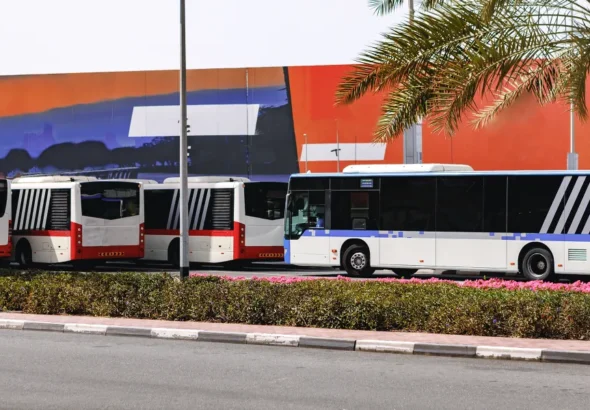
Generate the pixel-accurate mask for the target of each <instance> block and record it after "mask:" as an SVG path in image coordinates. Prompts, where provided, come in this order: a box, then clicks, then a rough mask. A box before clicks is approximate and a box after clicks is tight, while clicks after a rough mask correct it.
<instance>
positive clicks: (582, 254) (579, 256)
mask: <svg viewBox="0 0 590 410" xmlns="http://www.w3.org/2000/svg"><path fill="white" fill-rule="evenodd" d="M567 260H568V261H577V262H586V260H587V255H586V249H568V250H567Z"/></svg>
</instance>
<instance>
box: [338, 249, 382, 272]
mask: <svg viewBox="0 0 590 410" xmlns="http://www.w3.org/2000/svg"><path fill="white" fill-rule="evenodd" d="M343 259H344V263H343V265H344V270H345V271H346V273H348V275H350V276H360V277H364V278H366V277H369V276H371V275H372V274H373V273H375V269H374V268H372V267H371V254H370V252H369V248H367V247H366V246H364V245H359V244H353V245H350V246H349V247H348V248H347V249H346V251H344V257H343Z"/></svg>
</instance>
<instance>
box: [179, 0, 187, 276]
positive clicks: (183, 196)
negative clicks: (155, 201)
mask: <svg viewBox="0 0 590 410" xmlns="http://www.w3.org/2000/svg"><path fill="white" fill-rule="evenodd" d="M185 22H186V16H185V0H180V152H179V155H180V161H179V165H180V278H181V279H186V278H188V275H189V261H188V179H187V174H188V169H187V168H188V167H187V163H188V158H187V157H188V144H187V120H188V119H187V109H186V30H185Z"/></svg>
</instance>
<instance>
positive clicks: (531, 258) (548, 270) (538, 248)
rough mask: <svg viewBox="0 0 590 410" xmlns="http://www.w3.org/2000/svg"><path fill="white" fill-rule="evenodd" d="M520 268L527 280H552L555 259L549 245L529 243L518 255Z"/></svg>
mask: <svg viewBox="0 0 590 410" xmlns="http://www.w3.org/2000/svg"><path fill="white" fill-rule="evenodd" d="M518 270H519V272H520V273H521V274H522V275H523V276H524V277H525V279H527V280H550V279H552V278H553V275H554V274H555V259H554V257H553V252H551V250H550V249H549V248H548V247H547V245H545V244H542V243H540V242H531V243H527V244H526V245H525V246H524V247H523V248H522V249H521V250H520V253H519V255H518Z"/></svg>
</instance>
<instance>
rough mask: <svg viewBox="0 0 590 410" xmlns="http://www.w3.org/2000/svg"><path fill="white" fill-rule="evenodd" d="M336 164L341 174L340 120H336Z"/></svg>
mask: <svg viewBox="0 0 590 410" xmlns="http://www.w3.org/2000/svg"><path fill="white" fill-rule="evenodd" d="M336 164H337V167H338V172H340V134H339V133H338V120H336Z"/></svg>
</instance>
